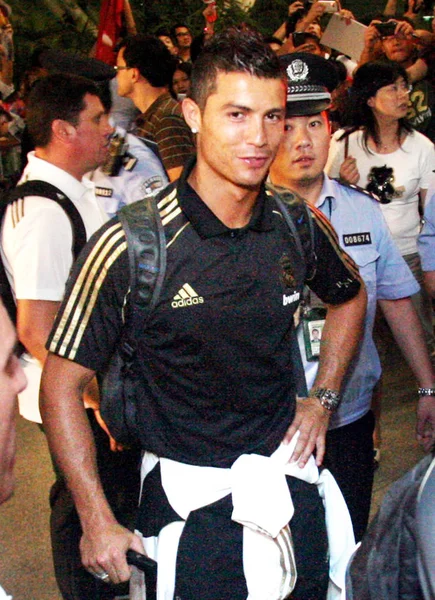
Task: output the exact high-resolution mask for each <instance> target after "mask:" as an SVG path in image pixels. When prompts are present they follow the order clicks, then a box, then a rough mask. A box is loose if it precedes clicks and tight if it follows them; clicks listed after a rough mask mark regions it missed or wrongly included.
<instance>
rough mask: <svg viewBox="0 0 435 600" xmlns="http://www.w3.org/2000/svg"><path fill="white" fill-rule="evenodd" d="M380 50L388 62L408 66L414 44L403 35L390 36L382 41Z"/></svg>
mask: <svg viewBox="0 0 435 600" xmlns="http://www.w3.org/2000/svg"><path fill="white" fill-rule="evenodd" d="M382 50H383V52H384V53H385V56H386V57H387V58H388V59H389V60H394V61H395V62H397V63H399V64H402V65H403V66H408V64H407V63H409V62H410V61H412V53H413V50H414V42H413V41H412V38H408V37H405V36H403V35H390V36H388V37H385V38H383V39H382Z"/></svg>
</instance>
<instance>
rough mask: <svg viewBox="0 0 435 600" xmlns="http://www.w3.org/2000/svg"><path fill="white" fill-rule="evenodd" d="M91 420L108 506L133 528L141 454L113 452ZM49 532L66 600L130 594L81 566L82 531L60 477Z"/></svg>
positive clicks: (96, 599)
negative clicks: (103, 580) (101, 579)
mask: <svg viewBox="0 0 435 600" xmlns="http://www.w3.org/2000/svg"><path fill="white" fill-rule="evenodd" d="M87 412H88V417H89V420H90V423H91V427H92V430H93V433H94V438H95V444H96V448H97V463H98V470H99V474H100V477H101V480H102V484H103V488H104V491H105V494H106V497H107V499H108V502H109V504H110V506H111V508H112V510H113V511H114V513H115V516H116V518H117V519H118V521H119V522H120V523H121V524H122V525H124V526H126V527H128V528H130V529H132V528H134V523H135V518H136V513H137V504H138V498H139V490H140V472H139V469H140V454H141V453H140V451H139V450H124V451H123V452H112V451H111V450H110V445H109V438H108V437H107V435H106V433H105V432H104V431H103V430H102V429H101V427H99V425H98V423H97V422H96V420H95V417H94V414H93V411H91V410H88V411H87ZM50 506H51V517H50V532H51V545H52V553H53V563H54V571H55V576H56V581H57V584H58V586H59V590H60V592H61V594H62V597H63V598H64V600H113V598H115V596H117V595H121V594H125V593H128V584H121V585H110V584H107V583H104V582H101V581H99V580H98V579H96V578H95V577H93V576H92V575H90V573H88V572H87V571H86V569H85V568H84V567H83V566H82V563H81V558H80V548H79V544H80V539H81V536H82V529H81V526H80V521H79V517H78V514H77V511H76V509H75V507H74V502H73V500H72V497H71V494H70V492H69V490H68V488H67V487H66V484H65V481H64V479H63V478H62V477H60V476H58V477H57V479H56V482H55V483H54V485H53V487H52V489H51V492H50Z"/></svg>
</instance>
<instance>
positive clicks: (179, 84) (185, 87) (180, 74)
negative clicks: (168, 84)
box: [172, 69, 190, 94]
mask: <svg viewBox="0 0 435 600" xmlns="http://www.w3.org/2000/svg"><path fill="white" fill-rule="evenodd" d="M172 89H173V90H174V92H175V93H176V94H188V93H189V91H190V77H189V75H187V73H185V72H184V71H181V70H180V69H176V71H175V73H174V75H173V77H172Z"/></svg>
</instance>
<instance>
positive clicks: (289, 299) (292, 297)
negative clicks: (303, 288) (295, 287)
mask: <svg viewBox="0 0 435 600" xmlns="http://www.w3.org/2000/svg"><path fill="white" fill-rule="evenodd" d="M300 297H301V295H300V293H299V292H295V293H294V294H291V295H290V296H286V295H285V294H284V295H283V297H282V304H283V306H287V304H293V302H297V301H298V300H299V298H300Z"/></svg>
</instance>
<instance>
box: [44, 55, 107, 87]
mask: <svg viewBox="0 0 435 600" xmlns="http://www.w3.org/2000/svg"><path fill="white" fill-rule="evenodd" d="M39 63H40V64H41V66H42V67H44V68H45V69H47V71H49V72H50V73H69V74H70V75H81V76H82V77H87V78H88V79H92V81H95V82H97V83H98V82H100V81H107V80H108V79H113V77H115V75H116V71H115V69H114V68H113V67H112V66H110V65H108V64H106V63H105V62H103V61H102V60H97V59H96V58H89V57H87V56H77V55H76V54H71V53H70V52H63V51H61V50H44V51H43V52H42V53H41V55H40V57H39Z"/></svg>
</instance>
